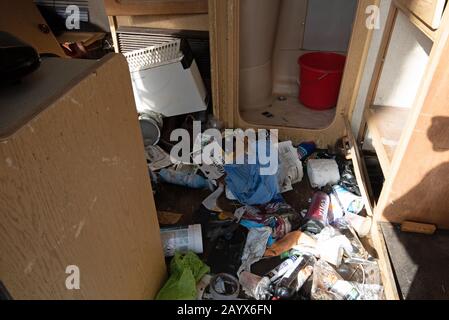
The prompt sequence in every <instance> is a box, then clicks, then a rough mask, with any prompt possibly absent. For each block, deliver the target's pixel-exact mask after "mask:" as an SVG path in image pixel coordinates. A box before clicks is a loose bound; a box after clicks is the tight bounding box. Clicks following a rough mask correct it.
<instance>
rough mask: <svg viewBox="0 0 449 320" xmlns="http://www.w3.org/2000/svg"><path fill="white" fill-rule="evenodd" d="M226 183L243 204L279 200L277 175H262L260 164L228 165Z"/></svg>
mask: <svg viewBox="0 0 449 320" xmlns="http://www.w3.org/2000/svg"><path fill="white" fill-rule="evenodd" d="M225 171H226V185H227V186H228V188H229V190H230V191H231V192H232V194H233V195H234V196H235V197H236V198H237V200H238V201H239V202H240V203H241V204H245V205H250V206H254V205H263V204H267V203H269V202H271V201H272V200H273V199H275V200H279V184H278V180H277V176H276V175H272V176H262V175H261V174H260V165H258V164H242V165H234V164H232V165H226V166H225Z"/></svg>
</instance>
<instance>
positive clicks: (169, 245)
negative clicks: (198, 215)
mask: <svg viewBox="0 0 449 320" xmlns="http://www.w3.org/2000/svg"><path fill="white" fill-rule="evenodd" d="M161 239H162V244H163V246H164V253H165V256H166V257H173V256H174V255H175V253H177V252H180V253H186V252H188V251H193V252H194V253H203V237H202V232H201V225H200V224H196V225H192V226H188V227H176V228H162V229H161Z"/></svg>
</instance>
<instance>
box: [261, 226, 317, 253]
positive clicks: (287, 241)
mask: <svg viewBox="0 0 449 320" xmlns="http://www.w3.org/2000/svg"><path fill="white" fill-rule="evenodd" d="M315 247H316V240H315V239H313V238H312V237H310V236H308V235H307V234H305V233H303V232H301V231H294V232H291V233H289V234H287V235H286V236H285V237H284V238H282V239H281V240H279V241H277V242H276V243H275V244H273V245H272V246H271V247H267V250H266V251H265V254H264V256H265V257H277V256H280V255H281V254H282V253H284V252H287V251H290V250H291V249H293V248H302V249H306V250H307V248H310V249H312V250H313V249H314V248H315Z"/></svg>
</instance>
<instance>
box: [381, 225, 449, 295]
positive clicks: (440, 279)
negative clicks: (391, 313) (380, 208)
mask: <svg viewBox="0 0 449 320" xmlns="http://www.w3.org/2000/svg"><path fill="white" fill-rule="evenodd" d="M382 231H383V233H384V236H385V241H386V243H387V247H388V251H389V254H390V259H391V262H392V264H393V267H394V270H395V275H396V279H397V282H398V287H399V289H400V291H401V292H400V293H402V297H403V298H404V299H406V300H443V299H444V300H448V299H449V273H448V270H449V250H448V248H449V232H448V231H438V232H437V233H436V234H435V235H433V236H428V235H420V234H412V233H403V232H401V231H400V227H399V226H397V225H392V224H390V223H383V224H382Z"/></svg>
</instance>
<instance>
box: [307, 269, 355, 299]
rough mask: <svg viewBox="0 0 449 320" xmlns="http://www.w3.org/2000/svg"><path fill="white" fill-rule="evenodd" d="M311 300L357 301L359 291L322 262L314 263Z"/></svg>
mask: <svg viewBox="0 0 449 320" xmlns="http://www.w3.org/2000/svg"><path fill="white" fill-rule="evenodd" d="M312 298H313V300H359V299H360V298H361V293H360V291H359V290H358V289H357V288H356V287H355V286H354V285H353V284H352V283H351V282H348V281H345V280H343V278H342V277H341V276H340V275H339V274H338V272H337V271H335V270H334V269H333V268H332V266H330V265H329V264H328V263H327V262H325V261H323V260H319V261H318V262H316V263H315V266H314V269H313V286H312Z"/></svg>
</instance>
